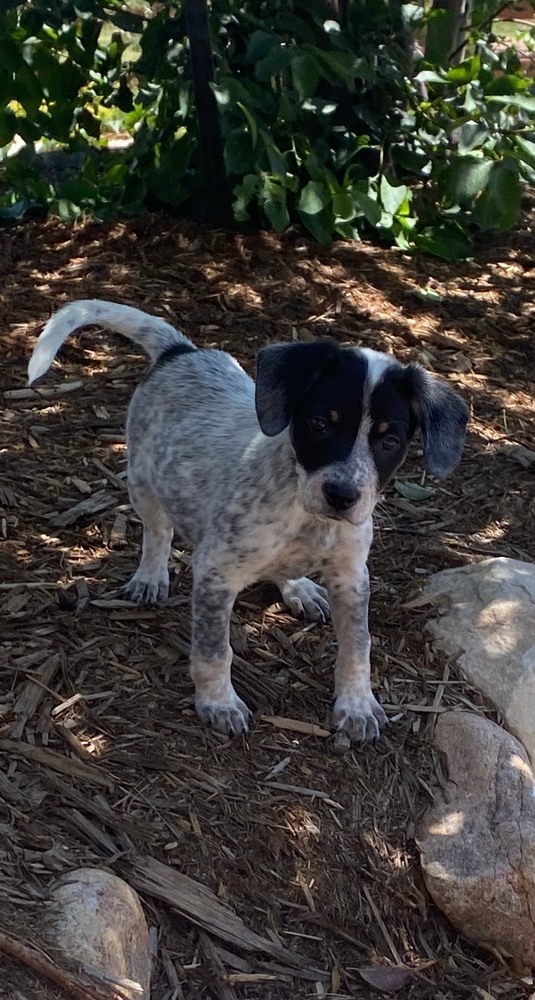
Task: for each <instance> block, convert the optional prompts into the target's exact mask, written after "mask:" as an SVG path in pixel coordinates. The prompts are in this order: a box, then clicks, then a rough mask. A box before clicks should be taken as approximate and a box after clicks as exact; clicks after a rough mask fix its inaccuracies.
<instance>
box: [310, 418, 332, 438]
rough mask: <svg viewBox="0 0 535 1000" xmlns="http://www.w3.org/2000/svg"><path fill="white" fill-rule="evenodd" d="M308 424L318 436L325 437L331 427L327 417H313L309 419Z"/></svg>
mask: <svg viewBox="0 0 535 1000" xmlns="http://www.w3.org/2000/svg"><path fill="white" fill-rule="evenodd" d="M308 426H309V427H310V430H311V431H313V432H314V434H316V435H317V436H318V437H323V436H324V435H325V434H326V433H327V431H328V429H329V425H328V423H327V421H326V419H325V417H311V418H310V420H309V421H308Z"/></svg>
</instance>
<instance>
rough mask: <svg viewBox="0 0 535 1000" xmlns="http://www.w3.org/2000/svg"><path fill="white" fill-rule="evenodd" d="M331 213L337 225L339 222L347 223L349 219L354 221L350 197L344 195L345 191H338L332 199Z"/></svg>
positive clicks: (353, 207) (353, 209)
mask: <svg viewBox="0 0 535 1000" xmlns="http://www.w3.org/2000/svg"><path fill="white" fill-rule="evenodd" d="M333 212H334V215H335V217H336V222H337V224H338V223H340V222H349V221H350V219H354V218H355V206H354V204H353V199H352V198H351V195H349V194H346V192H345V191H340V192H339V193H338V194H335V195H334V197H333Z"/></svg>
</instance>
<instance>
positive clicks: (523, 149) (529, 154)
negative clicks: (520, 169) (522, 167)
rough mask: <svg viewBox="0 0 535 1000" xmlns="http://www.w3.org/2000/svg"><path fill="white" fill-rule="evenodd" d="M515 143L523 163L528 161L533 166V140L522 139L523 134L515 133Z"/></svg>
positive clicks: (534, 149)
mask: <svg viewBox="0 0 535 1000" xmlns="http://www.w3.org/2000/svg"><path fill="white" fill-rule="evenodd" d="M515 143H516V146H517V151H518V156H519V157H520V159H521V160H523V161H524V163H528V164H529V166H530V167H534V168H535V142H531V141H530V140H529V139H524V138H523V136H521V135H517V136H516V137H515Z"/></svg>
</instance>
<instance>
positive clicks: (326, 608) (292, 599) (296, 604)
mask: <svg viewBox="0 0 535 1000" xmlns="http://www.w3.org/2000/svg"><path fill="white" fill-rule="evenodd" d="M281 594H282V599H283V601H284V603H285V604H286V605H287V606H288V607H289V609H290V611H291V612H292V614H293V615H295V617H296V618H307V619H308V620H309V621H311V622H322V623H323V622H328V621H329V620H330V617H331V608H330V605H329V596H328V594H327V591H326V590H325V587H320V585H319V584H318V583H314V581H313V580H309V579H308V578H307V577H306V576H302V577H301V578H300V579H299V580H286V583H284V584H283V586H282V587H281Z"/></svg>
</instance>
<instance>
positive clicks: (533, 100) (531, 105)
mask: <svg viewBox="0 0 535 1000" xmlns="http://www.w3.org/2000/svg"><path fill="white" fill-rule="evenodd" d="M487 101H488V102H489V104H490V103H492V104H500V105H501V106H502V107H513V108H522V110H523V111H531V113H532V114H535V97H527V96H525V95H524V94H508V95H505V94H489V96H488V97H487Z"/></svg>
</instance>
